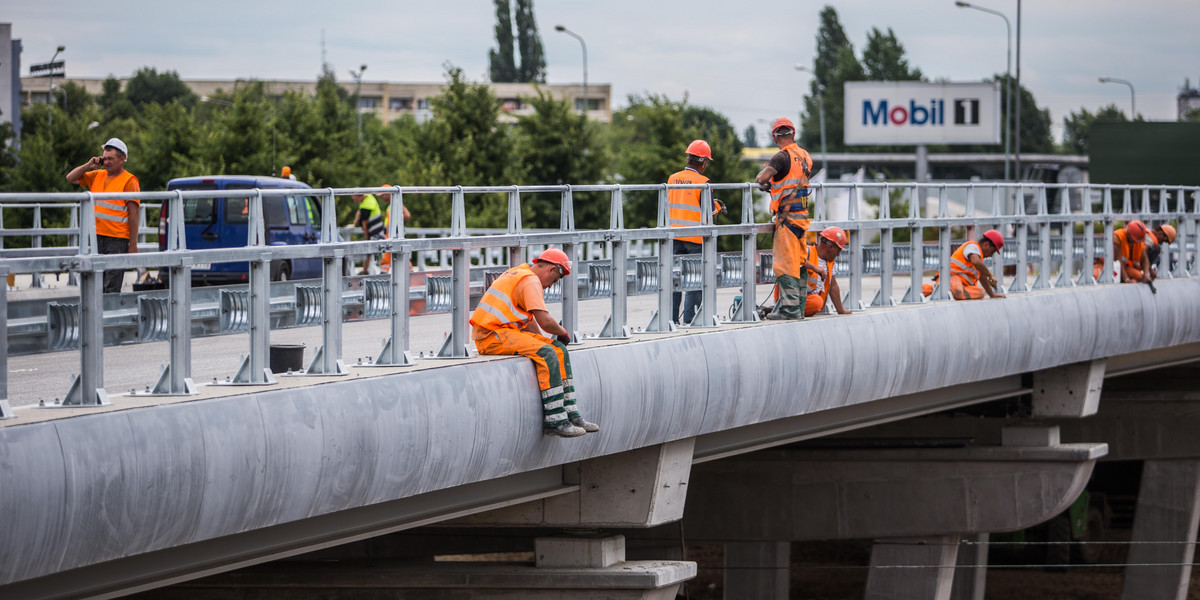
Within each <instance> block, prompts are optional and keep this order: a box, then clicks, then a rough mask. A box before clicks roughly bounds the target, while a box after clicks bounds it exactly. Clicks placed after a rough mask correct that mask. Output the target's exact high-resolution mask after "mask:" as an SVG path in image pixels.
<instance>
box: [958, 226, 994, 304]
mask: <svg viewBox="0 0 1200 600" xmlns="http://www.w3.org/2000/svg"><path fill="white" fill-rule="evenodd" d="M1003 247H1004V236H1003V235H1000V232H999V231H996V230H995V229H989V230H987V231H985V232H983V236H982V237H981V238H979V241H974V240H969V241H967V242H966V243H964V244H963V245H961V246H959V247H958V249H957V250H955V251H954V254H952V255H951V256H950V295H951V296H953V297H954V299H955V300H979V299H980V298H983V295H984V294H985V293H986V294H987V295H988V296H991V297H992V298H1003V297H1004V294H1001V293H1000V292H999V290H997V289H996V287H997V285H996V278H995V277H993V276H992V272H991V271H989V270H988V268H987V265H985V264H983V259H985V258H989V257H991V256H992V255H993V254H995V253H997V252H999V251H1000V249H1001V248H1003Z"/></svg>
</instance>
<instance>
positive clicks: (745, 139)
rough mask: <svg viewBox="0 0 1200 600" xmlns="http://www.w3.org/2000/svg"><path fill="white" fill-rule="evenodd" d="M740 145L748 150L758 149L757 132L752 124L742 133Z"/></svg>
mask: <svg viewBox="0 0 1200 600" xmlns="http://www.w3.org/2000/svg"><path fill="white" fill-rule="evenodd" d="M742 143H743V144H745V145H746V147H748V148H757V147H758V130H757V129H755V128H754V125H753V124H750V125H747V126H746V130H745V131H743V132H742Z"/></svg>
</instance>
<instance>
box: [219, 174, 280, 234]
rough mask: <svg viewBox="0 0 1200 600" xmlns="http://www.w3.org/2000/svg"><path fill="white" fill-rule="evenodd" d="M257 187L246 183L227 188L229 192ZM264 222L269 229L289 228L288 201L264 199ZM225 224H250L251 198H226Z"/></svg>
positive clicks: (278, 197) (234, 184) (233, 184)
mask: <svg viewBox="0 0 1200 600" xmlns="http://www.w3.org/2000/svg"><path fill="white" fill-rule="evenodd" d="M255 187H256V186H255V185H253V184H246V183H231V184H228V185H226V186H225V189H227V190H252V189H255ZM263 220H264V221H265V225H266V226H267V227H287V226H288V207H287V199H286V198H284V197H281V196H273V197H265V198H263ZM225 222H226V223H230V224H236V225H245V224H246V223H249V222H250V198H248V197H247V198H226V199H225Z"/></svg>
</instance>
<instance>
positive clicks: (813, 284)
mask: <svg viewBox="0 0 1200 600" xmlns="http://www.w3.org/2000/svg"><path fill="white" fill-rule="evenodd" d="M808 262H810V263H812V264H814V265H817V266H822V265H821V262H822V261H821V257H820V256H819V255H817V247H816V246H815V245H813V246H809V247H808ZM824 267H825V272H824V273H822V274H821V279H822V282H823V285H821V287H817V279H816V278H815V277H809V278H808V293H809V294H817V295H819V296H821V301H822V302H824V301H825V298H826V297H828V296H829V284H830V283H832V282H833V268H834V264H833V261H827V262H825V265H824Z"/></svg>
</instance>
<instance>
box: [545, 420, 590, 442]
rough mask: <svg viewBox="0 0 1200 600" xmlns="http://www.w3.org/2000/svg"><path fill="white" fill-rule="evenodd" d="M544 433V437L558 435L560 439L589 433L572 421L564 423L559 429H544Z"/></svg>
mask: <svg viewBox="0 0 1200 600" xmlns="http://www.w3.org/2000/svg"><path fill="white" fill-rule="evenodd" d="M597 429H599V428H597ZM542 433H543V434H544V435H557V436H558V437H564V438H573V437H579V436H581V435H584V434H585V433H587V430H585V429H583V428H581V427H576V426H574V425H572V424H571V422H570V421H563V422H562V423H561V424H560V425H559V426H558V427H547V428H545V429H543V430H542Z"/></svg>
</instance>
